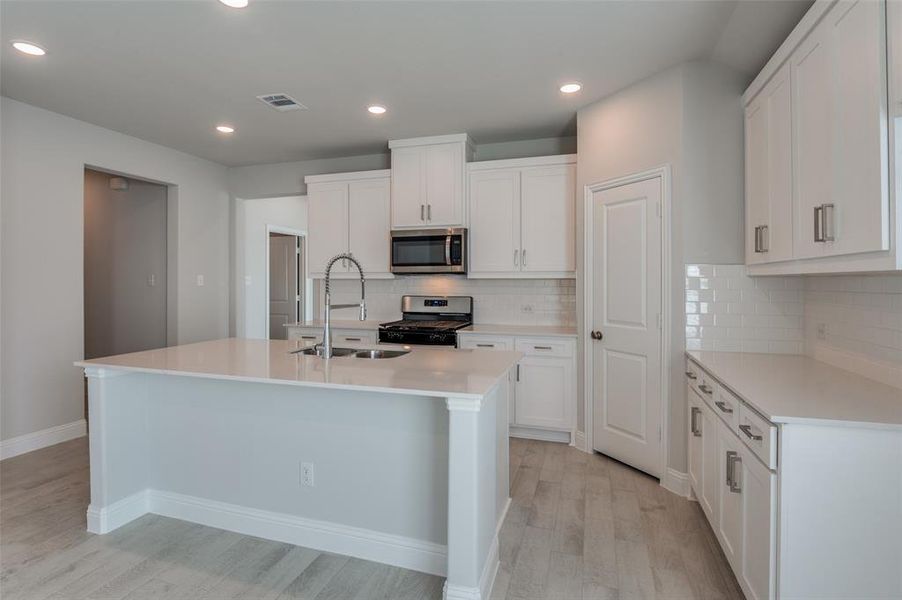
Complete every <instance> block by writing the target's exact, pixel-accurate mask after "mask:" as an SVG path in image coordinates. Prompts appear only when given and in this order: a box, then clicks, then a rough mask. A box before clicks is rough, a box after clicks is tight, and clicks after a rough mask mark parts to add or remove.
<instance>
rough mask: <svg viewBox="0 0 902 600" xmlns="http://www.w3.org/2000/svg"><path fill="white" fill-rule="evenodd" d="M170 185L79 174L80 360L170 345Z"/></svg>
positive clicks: (95, 172) (87, 170) (88, 172)
mask: <svg viewBox="0 0 902 600" xmlns="http://www.w3.org/2000/svg"><path fill="white" fill-rule="evenodd" d="M168 201H169V186H167V185H163V184H160V183H153V182H149V181H145V180H141V179H136V178H133V177H125V176H121V175H114V174H111V173H106V172H102V171H99V170H96V169H91V168H85V170H84V356H85V358H86V359H91V358H98V357H101V356H110V355H114V354H124V353H127V352H138V351H141V350H150V349H153V348H162V347H164V346H166V345H167V341H168V340H167V334H168V325H167V323H168V318H169V317H170V316H171V315H169V314H168V313H169V311H168V307H167V302H168V293H169V289H168V288H169V281H168V277H169V272H168V258H169V255H168V244H167V236H168V226H169V225H168V218H169V210H168Z"/></svg>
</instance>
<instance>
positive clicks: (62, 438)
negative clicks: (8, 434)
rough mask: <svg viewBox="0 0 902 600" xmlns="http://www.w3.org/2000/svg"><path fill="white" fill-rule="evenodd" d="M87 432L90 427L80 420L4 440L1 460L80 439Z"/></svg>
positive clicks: (0, 454)
mask: <svg viewBox="0 0 902 600" xmlns="http://www.w3.org/2000/svg"><path fill="white" fill-rule="evenodd" d="M87 430H88V426H87V423H86V422H85V420H84V419H79V420H78V421H72V422H71V423H66V424H65V425H57V426H56V427H49V428H47V429H42V430H40V431H35V432H34V433H26V434H25V435H20V436H17V437H14V438H9V439H8V440H3V441H2V442H0V460H5V459H7V458H12V457H13V456H19V455H20V454H25V453H27V452H33V451H34V450H40V449H41V448H46V447H47V446H53V445H55V444H61V443H62V442H68V441H69V440H74V439H75V438H80V437H82V436H84V435H85V434H86V433H87Z"/></svg>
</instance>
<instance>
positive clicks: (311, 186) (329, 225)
mask: <svg viewBox="0 0 902 600" xmlns="http://www.w3.org/2000/svg"><path fill="white" fill-rule="evenodd" d="M307 223H308V227H307V231H308V234H307V269H308V272H309V273H310V277H313V278H318V277H323V276H324V275H325V272H324V271H325V268H326V263H327V262H328V261H329V259H330V258H332V257H333V256H335V255H336V254H340V253H342V252H346V251H347V249H348V185H347V184H346V183H344V182H327V183H308V185H307ZM332 272H333V273H339V272H347V267H345V265H343V264H341V263H336V264H335V266H334V267H333V268H332Z"/></svg>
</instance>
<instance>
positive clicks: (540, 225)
mask: <svg viewBox="0 0 902 600" xmlns="http://www.w3.org/2000/svg"><path fill="white" fill-rule="evenodd" d="M575 163H576V157H575V156H574V155H569V154H568V155H559V156H544V157H537V158H523V159H513V160H497V161H485V162H476V163H470V164H469V165H468V171H469V204H470V210H469V214H470V268H469V270H468V276H469V277H471V278H481V277H484V278H498V277H504V278H562V279H563V278H572V277H574V276H575V275H574V274H575V271H576V164H575Z"/></svg>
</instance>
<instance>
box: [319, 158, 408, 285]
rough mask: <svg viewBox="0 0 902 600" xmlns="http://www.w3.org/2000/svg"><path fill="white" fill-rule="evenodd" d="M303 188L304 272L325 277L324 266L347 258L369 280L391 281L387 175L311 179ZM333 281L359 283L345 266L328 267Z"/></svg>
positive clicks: (368, 173)
mask: <svg viewBox="0 0 902 600" xmlns="http://www.w3.org/2000/svg"><path fill="white" fill-rule="evenodd" d="M304 180H305V181H306V183H307V229H308V232H309V233H308V236H307V268H308V271H309V273H310V277H312V278H314V279H319V278H322V277H325V268H326V263H327V261H328V260H329V259H330V258H332V257H333V256H335V255H336V254H340V253H342V252H350V253H351V254H352V255H353V256H354V258H356V259H357V260H358V261H359V262H360V264H361V265H362V266H363V270H364V272H365V273H366V276H367V277H368V278H375V279H379V278H391V277H392V274H391V268H390V264H389V260H390V258H389V219H390V217H389V214H390V203H389V195H390V190H391V179H390V174H389V172H388V171H387V170H384V171H361V172H357V173H337V174H334V175H311V176H308V177H306V178H305V179H304ZM332 276H333V277H336V278H348V277H352V278H356V277H359V274H358V273H357V269H355V268H352V267H351V265H349V264H347V263H346V262H345V261H339V262H337V263H335V265H334V266H333V267H332Z"/></svg>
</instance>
